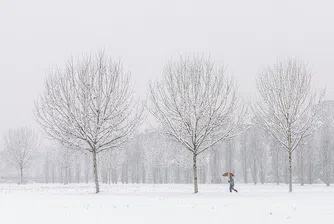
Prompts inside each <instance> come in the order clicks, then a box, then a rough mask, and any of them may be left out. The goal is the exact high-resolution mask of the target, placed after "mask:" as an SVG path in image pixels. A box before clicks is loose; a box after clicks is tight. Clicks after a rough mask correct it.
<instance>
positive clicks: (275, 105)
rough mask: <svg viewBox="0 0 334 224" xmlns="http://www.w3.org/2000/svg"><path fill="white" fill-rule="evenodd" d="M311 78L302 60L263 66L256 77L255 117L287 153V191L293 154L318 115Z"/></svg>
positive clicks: (311, 131)
mask: <svg viewBox="0 0 334 224" xmlns="http://www.w3.org/2000/svg"><path fill="white" fill-rule="evenodd" d="M311 78H312V74H311V73H310V72H309V71H308V69H307V66H306V64H305V63H303V62H300V61H298V60H295V59H288V60H285V61H279V62H277V64H275V65H274V66H273V67H267V68H264V69H263V70H262V71H261V72H260V74H259V76H258V79H257V89H258V91H259V93H260V99H261V100H260V101H259V102H258V103H257V104H256V105H255V106H254V111H255V114H256V119H257V121H258V122H259V123H260V124H261V125H263V126H264V128H265V129H266V130H267V131H268V132H269V133H270V134H271V135H272V136H273V137H274V138H275V139H276V140H277V141H278V142H279V143H280V144H281V145H282V146H283V148H284V149H285V150H286V152H287V153H288V163H289V169H288V171H289V191H290V192H291V191H292V153H293V152H294V151H295V149H296V148H297V147H298V145H299V144H300V142H301V141H302V140H303V139H305V138H307V137H308V136H310V135H311V134H312V133H313V131H314V127H315V123H316V121H317V118H318V116H316V115H317V111H318V107H317V106H316V104H317V103H319V102H320V100H321V98H322V96H323V94H321V95H319V97H318V96H317V94H316V93H314V92H313V91H312V89H311ZM317 98H319V99H317Z"/></svg>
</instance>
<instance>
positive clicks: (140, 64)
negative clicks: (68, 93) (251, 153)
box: [0, 0, 334, 141]
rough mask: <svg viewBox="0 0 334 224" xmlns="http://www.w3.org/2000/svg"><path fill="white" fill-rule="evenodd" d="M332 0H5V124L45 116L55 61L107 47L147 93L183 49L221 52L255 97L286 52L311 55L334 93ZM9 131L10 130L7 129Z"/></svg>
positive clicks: (0, 6)
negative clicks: (266, 70) (258, 80)
mask: <svg viewBox="0 0 334 224" xmlns="http://www.w3.org/2000/svg"><path fill="white" fill-rule="evenodd" d="M333 5H334V4H333V3H332V2H331V1H305V0H297V1H286V0H280V1H269V0H253V1H236V0H230V1H222V0H219V1H213V0H206V1H195V0H192V1H190V0H187V1H186V0H168V1H157V0H141V1H135V0H122V1H102V0H94V1H86V0H71V1H69V0H57V1H46V0H30V1H23V0H21V1H18V0H2V1H0V40H1V41H0V105H1V112H0V113H1V115H0V124H1V125H0V133H3V132H5V131H7V130H8V129H9V128H17V127H20V126H25V125H29V126H31V125H32V126H35V125H34V123H35V122H34V120H33V117H32V109H33V104H34V101H35V100H36V98H37V96H38V94H39V93H41V92H42V90H43V87H44V86H43V83H44V78H45V76H46V74H47V72H48V70H49V69H51V68H55V67H56V66H57V65H58V66H60V67H62V66H63V65H64V63H65V61H66V60H67V59H69V57H71V56H74V57H77V56H80V55H82V54H85V53H87V52H88V53H89V52H96V51H97V50H99V49H105V50H106V52H107V54H109V55H111V56H112V57H114V58H121V59H122V61H123V64H124V66H125V69H128V70H130V71H131V73H132V81H133V83H134V84H135V88H136V94H137V95H138V96H140V97H143V98H145V94H146V90H147V87H148V82H149V80H152V79H154V78H155V77H157V76H158V75H160V74H161V70H162V68H163V66H164V65H165V63H166V61H167V60H170V59H171V58H173V59H177V58H178V56H179V55H180V54H189V53H211V55H212V58H214V59H215V60H216V62H217V63H224V64H225V65H226V66H227V71H228V72H229V73H230V74H232V75H234V77H235V79H236V81H237V83H238V85H239V91H240V92H241V93H242V94H243V95H244V96H245V97H246V99H249V98H250V96H251V95H252V93H253V92H255V85H254V79H255V76H256V74H257V72H258V70H259V69H260V68H261V66H265V65H267V64H270V65H271V64H273V63H274V62H275V60H276V59H277V58H279V57H285V56H293V57H298V58H300V59H301V60H305V61H307V62H308V64H309V66H310V67H311V68H312V71H313V72H314V80H313V84H314V85H315V86H316V88H319V87H326V88H327V95H326V99H333V98H334V82H333V81H334V67H333V63H332V62H333V54H334V44H333V40H334V28H333V23H332V22H333V21H334V14H333V13H332V12H333ZM0 139H1V140H0V141H2V138H0Z"/></svg>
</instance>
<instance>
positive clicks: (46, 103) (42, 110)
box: [35, 53, 142, 193]
mask: <svg viewBox="0 0 334 224" xmlns="http://www.w3.org/2000/svg"><path fill="white" fill-rule="evenodd" d="M129 78H130V77H129V75H127V74H125V73H124V71H123V68H122V65H121V63H120V62H119V61H113V60H111V59H110V58H108V57H107V56H106V55H105V54H104V53H99V54H98V55H96V56H89V57H85V58H83V59H82V60H81V61H78V62H74V61H73V60H69V61H68V62H67V64H66V67H65V69H57V70H56V71H55V72H51V74H50V75H49V76H48V78H47V79H46V82H45V91H44V93H43V95H42V96H41V97H40V99H39V100H38V102H36V106H35V117H36V120H37V122H38V123H39V124H40V126H41V127H42V128H43V130H44V131H45V133H46V134H47V135H48V136H49V137H50V138H52V139H56V140H58V141H59V142H61V143H62V144H64V145H67V146H68V147H70V148H71V149H76V150H81V151H86V152H90V153H91V154H92V159H93V168H94V182H95V188H96V193H98V192H99V191H100V189H99V181H98V171H97V164H98V163H97V154H98V153H100V152H103V151H106V150H111V149H113V148H115V147H118V146H120V145H121V144H123V143H124V142H126V141H127V140H128V138H129V136H130V135H131V134H132V133H133V131H134V129H135V127H136V125H137V124H138V122H139V120H140V117H141V114H142V110H138V107H137V106H136V105H135V104H134V101H133V94H132V93H133V92H132V90H131V87H130V79H129Z"/></svg>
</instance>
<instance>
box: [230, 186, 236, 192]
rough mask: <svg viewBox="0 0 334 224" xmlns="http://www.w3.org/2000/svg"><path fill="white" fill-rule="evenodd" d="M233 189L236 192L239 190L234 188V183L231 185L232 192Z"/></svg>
mask: <svg viewBox="0 0 334 224" xmlns="http://www.w3.org/2000/svg"><path fill="white" fill-rule="evenodd" d="M232 190H234V191H235V192H238V191H237V190H236V189H234V185H230V192H232Z"/></svg>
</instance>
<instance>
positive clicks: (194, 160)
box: [193, 153, 198, 194]
mask: <svg viewBox="0 0 334 224" xmlns="http://www.w3.org/2000/svg"><path fill="white" fill-rule="evenodd" d="M196 157H197V155H196V154H195V153H194V155H193V171H194V193H195V194H196V193H197V192H198V183H197V161H196Z"/></svg>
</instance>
